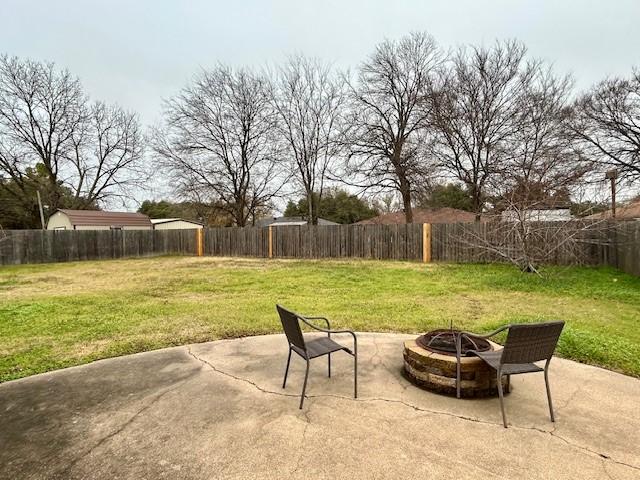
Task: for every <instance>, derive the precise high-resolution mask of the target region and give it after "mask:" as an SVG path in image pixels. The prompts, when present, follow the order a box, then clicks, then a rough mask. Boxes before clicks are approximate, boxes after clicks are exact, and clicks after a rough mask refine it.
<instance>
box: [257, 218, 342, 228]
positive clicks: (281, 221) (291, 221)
mask: <svg viewBox="0 0 640 480" xmlns="http://www.w3.org/2000/svg"><path fill="white" fill-rule="evenodd" d="M302 225H308V222H307V221H306V220H305V219H304V218H302V217H269V218H261V219H260V220H258V221H256V227H269V226H271V227H292V226H294V227H295V226H298V227H299V226H302ZM318 225H340V224H339V223H336V222H332V221H331V220H325V219H324V218H318Z"/></svg>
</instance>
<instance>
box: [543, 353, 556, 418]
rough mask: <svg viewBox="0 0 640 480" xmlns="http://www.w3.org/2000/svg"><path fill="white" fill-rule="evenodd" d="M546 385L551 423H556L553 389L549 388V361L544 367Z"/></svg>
mask: <svg viewBox="0 0 640 480" xmlns="http://www.w3.org/2000/svg"><path fill="white" fill-rule="evenodd" d="M544 383H545V385H546V387H547V400H548V402H549V415H551V421H552V422H555V421H556V418H555V416H554V414H553V402H552V401H551V388H550V387H549V361H548V360H547V364H546V365H545V366H544Z"/></svg>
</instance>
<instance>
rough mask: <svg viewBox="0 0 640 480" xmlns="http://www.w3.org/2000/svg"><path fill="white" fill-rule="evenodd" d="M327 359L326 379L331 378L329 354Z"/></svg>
mask: <svg viewBox="0 0 640 480" xmlns="http://www.w3.org/2000/svg"><path fill="white" fill-rule="evenodd" d="M327 358H328V360H327V377H329V378H331V354H328V355H327Z"/></svg>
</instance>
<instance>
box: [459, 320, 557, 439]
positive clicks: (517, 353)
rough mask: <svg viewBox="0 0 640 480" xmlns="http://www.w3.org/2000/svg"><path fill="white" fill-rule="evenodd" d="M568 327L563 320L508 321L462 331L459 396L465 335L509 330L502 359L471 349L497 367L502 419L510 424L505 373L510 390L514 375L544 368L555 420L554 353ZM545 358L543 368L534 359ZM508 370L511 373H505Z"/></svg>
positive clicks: (552, 416)
mask: <svg viewBox="0 0 640 480" xmlns="http://www.w3.org/2000/svg"><path fill="white" fill-rule="evenodd" d="M563 328H564V322H563V321H557V322H545V323H521V324H509V325H504V326H502V327H500V328H498V329H497V330H495V331H493V332H491V333H489V334H487V335H478V334H475V333H471V332H460V333H459V334H458V336H457V338H456V359H457V367H456V396H457V397H458V398H460V383H461V372H460V363H461V353H462V336H463V335H473V336H475V337H478V338H491V337H493V336H495V335H497V334H498V333H500V332H503V331H505V330H508V331H509V333H508V334H507V340H506V342H505V345H504V348H503V350H502V352H501V354H500V357H499V362H497V365H496V362H495V361H494V362H491V363H490V362H489V361H488V357H489V355H490V353H489V354H487V352H477V351H475V350H471V351H470V352H469V353H471V354H473V355H476V356H478V357H479V358H481V359H482V360H483V361H484V362H485V363H486V364H487V365H489V366H490V367H491V368H493V369H495V370H496V380H497V384H498V396H499V397H500V410H501V411H502V423H503V425H504V428H507V415H506V413H505V409H504V393H503V388H502V376H503V375H506V376H507V391H509V390H510V385H511V375H519V374H523V373H535V372H544V383H545V386H546V390H547V401H548V403H549V415H550V417H551V421H552V422H555V421H556V420H555V415H554V413H553V402H552V400H551V388H550V386H549V363H550V362H551V358H552V357H553V352H554V351H555V348H556V346H557V344H558V339H559V338H560V334H561V333H562V329H563ZM542 360H545V365H544V368H540V367H538V366H537V365H535V364H534V362H538V361H542ZM505 370H507V371H508V372H509V373H505Z"/></svg>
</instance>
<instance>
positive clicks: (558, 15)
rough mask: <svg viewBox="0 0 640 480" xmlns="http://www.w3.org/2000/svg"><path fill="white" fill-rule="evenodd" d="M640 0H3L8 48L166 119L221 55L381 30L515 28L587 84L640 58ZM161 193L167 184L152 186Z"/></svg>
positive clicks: (372, 35) (460, 38) (359, 46)
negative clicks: (179, 96)
mask: <svg viewBox="0 0 640 480" xmlns="http://www.w3.org/2000/svg"><path fill="white" fill-rule="evenodd" d="M639 19H640V0H609V1H604V0H599V1H595V0H522V1H518V0H413V1H409V0H328V1H323V0H315V1H312V0H271V1H269V0H226V1H224V2H221V1H215V0H181V1H178V0H104V1H100V2H98V1H95V0H39V1H36V0H0V53H7V54H10V55H18V56H20V57H29V58H31V59H36V60H47V61H53V62H55V63H56V64H58V65H59V66H60V67H65V68H68V69H69V70H70V71H71V72H72V73H74V74H75V75H77V76H79V77H80V79H81V81H82V83H83V85H84V87H85V89H86V91H87V93H88V94H89V95H90V96H91V97H92V98H93V99H98V100H104V101H107V102H117V103H119V104H121V105H122V106H123V107H125V108H127V109H130V110H133V111H136V112H138V113H139V114H140V116H141V119H142V122H143V123H144V124H145V125H149V124H152V123H155V122H156V121H158V119H159V116H160V113H161V105H162V102H161V100H162V98H168V97H170V96H172V95H174V94H175V93H176V92H177V91H178V90H179V89H180V88H181V87H183V86H184V85H185V84H186V83H187V82H188V80H189V79H190V78H191V77H192V76H193V74H194V73H195V72H197V71H199V69H201V68H206V67H208V66H212V65H215V64H216V63H217V62H224V63H229V64H232V65H236V66H241V65H248V66H254V67H257V68H260V67H263V66H265V65H266V64H273V63H275V62H279V61H281V60H283V59H284V58H285V57H286V56H287V55H289V54H292V53H297V52H302V53H304V54H307V55H310V56H317V57H321V58H323V59H326V60H328V61H331V62H334V63H335V64H336V65H337V66H338V67H340V68H348V67H356V66H357V65H358V63H359V62H360V61H362V60H363V59H364V58H365V57H366V56H367V55H368V54H369V53H370V52H371V51H372V49H373V47H374V45H375V44H376V43H377V42H380V41H381V40H383V39H384V38H385V37H386V38H398V37H400V36H402V35H404V34H405V33H407V32H409V31H421V30H425V31H428V32H430V33H431V34H432V35H433V36H434V37H435V38H436V40H437V41H438V42H439V43H440V45H441V46H442V47H443V48H444V49H450V48H454V47H456V46H458V45H462V44H475V45H479V44H491V43H492V42H494V41H495V40H496V39H501V40H504V39H511V38H517V39H519V40H521V41H523V42H524V43H525V44H526V45H527V47H528V48H529V52H530V54H531V55H532V56H535V57H541V58H544V59H546V60H549V61H551V62H553V63H554V64H555V67H556V70H557V71H558V72H560V73H571V74H573V76H574V78H575V80H576V86H577V87H578V88H580V89H584V88H588V87H589V86H590V85H591V84H593V83H595V82H597V81H598V80H600V79H602V78H604V77H606V76H608V75H628V74H629V73H630V72H631V70H632V67H633V66H634V65H635V66H639V67H640V28H638V20H639ZM154 190H155V192H154V193H153V194H152V195H148V194H145V195H141V196H147V197H148V196H152V197H155V198H158V197H161V196H164V195H165V194H163V193H162V190H163V189H160V190H158V189H157V188H154Z"/></svg>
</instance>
